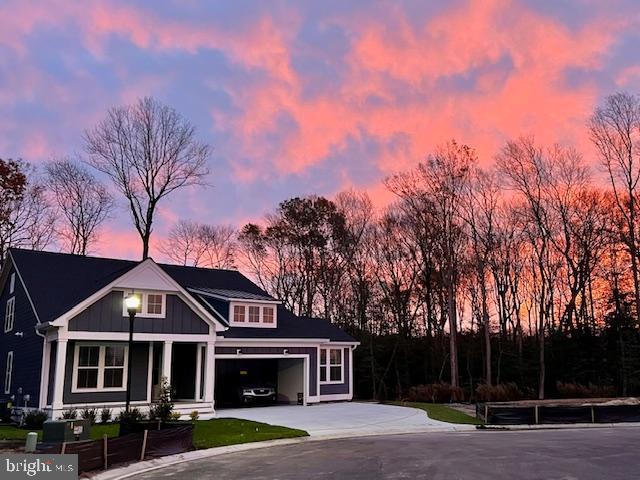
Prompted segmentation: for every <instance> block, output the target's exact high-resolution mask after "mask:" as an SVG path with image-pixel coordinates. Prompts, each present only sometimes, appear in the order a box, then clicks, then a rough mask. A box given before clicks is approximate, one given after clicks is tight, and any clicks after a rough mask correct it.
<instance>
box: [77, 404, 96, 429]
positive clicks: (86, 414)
mask: <svg viewBox="0 0 640 480" xmlns="http://www.w3.org/2000/svg"><path fill="white" fill-rule="evenodd" d="M97 416H98V411H97V410H96V409H95V408H84V409H82V411H81V412H80V418H83V419H85V420H89V422H90V423H91V425H93V424H94V423H96V417H97Z"/></svg>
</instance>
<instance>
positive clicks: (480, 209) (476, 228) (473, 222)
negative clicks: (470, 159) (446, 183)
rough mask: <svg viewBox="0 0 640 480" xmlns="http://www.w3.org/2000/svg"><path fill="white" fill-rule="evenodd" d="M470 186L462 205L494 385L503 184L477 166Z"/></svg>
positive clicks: (488, 376)
mask: <svg viewBox="0 0 640 480" xmlns="http://www.w3.org/2000/svg"><path fill="white" fill-rule="evenodd" d="M468 187H469V190H468V195H467V198H465V201H464V202H462V205H463V208H464V218H465V220H466V222H467V223H468V225H469V230H470V239H471V242H470V244H471V245H470V247H471V252H472V255H471V259H470V263H471V265H472V268H473V272H474V274H475V280H476V284H477V285H476V286H477V288H478V290H479V297H480V298H479V302H478V303H479V306H480V310H481V316H480V318H481V320H480V325H481V326H482V331H483V338H484V352H485V367H484V372H485V383H486V384H487V385H491V383H492V373H491V323H490V316H489V286H488V277H489V274H490V270H491V269H490V265H491V259H492V257H494V256H495V255H496V254H498V255H500V254H501V253H498V252H497V247H498V238H497V235H496V223H497V216H498V202H499V195H500V186H499V183H498V180H497V178H496V175H495V172H494V171H493V170H491V171H485V170H482V169H479V168H476V169H474V171H473V175H472V181H471V182H469V185H468Z"/></svg>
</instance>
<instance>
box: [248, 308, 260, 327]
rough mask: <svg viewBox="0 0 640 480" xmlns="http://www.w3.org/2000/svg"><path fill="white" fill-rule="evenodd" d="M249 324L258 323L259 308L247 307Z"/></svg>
mask: <svg viewBox="0 0 640 480" xmlns="http://www.w3.org/2000/svg"><path fill="white" fill-rule="evenodd" d="M249 323H260V307H256V306H253V305H252V306H250V307H249Z"/></svg>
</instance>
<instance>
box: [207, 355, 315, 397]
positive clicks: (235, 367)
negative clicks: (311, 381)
mask: <svg viewBox="0 0 640 480" xmlns="http://www.w3.org/2000/svg"><path fill="white" fill-rule="evenodd" d="M305 362H306V359H305V358H295V357H284V356H283V357H282V358H268V357H266V358H250V357H244V356H243V357H241V358H238V357H236V358H219V357H218V358H216V373H215V375H216V376H215V405H216V408H224V407H235V406H239V405H244V404H246V403H256V404H258V403H273V401H272V400H271V399H270V398H266V397H265V398H260V397H259V395H261V394H265V395H267V394H268V393H269V392H268V391H267V390H268V389H269V388H273V389H275V395H276V397H275V400H276V402H277V403H279V404H287V405H291V404H296V403H298V396H299V394H301V395H302V399H303V401H304V399H306V398H307V396H308V392H307V389H305V383H306V382H305V379H306V376H307V375H306V371H307V368H306V366H305ZM244 390H255V391H256V394H257V395H258V397H253V398H251V400H255V402H254V401H251V402H246V401H245V400H244V396H243V391H244ZM305 403H306V402H305Z"/></svg>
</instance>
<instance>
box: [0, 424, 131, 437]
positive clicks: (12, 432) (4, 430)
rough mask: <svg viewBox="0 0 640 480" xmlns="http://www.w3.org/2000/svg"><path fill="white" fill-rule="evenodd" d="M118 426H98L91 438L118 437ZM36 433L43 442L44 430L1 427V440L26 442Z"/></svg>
mask: <svg viewBox="0 0 640 480" xmlns="http://www.w3.org/2000/svg"><path fill="white" fill-rule="evenodd" d="M118 428H119V426H118V424H117V423H108V424H106V425H102V424H99V423H98V424H96V425H93V426H92V427H91V438H92V439H93V440H98V439H100V438H102V436H103V435H104V434H107V436H109V437H116V436H118ZM31 431H35V432H37V433H38V440H42V430H27V429H24V428H18V427H16V426H14V425H0V440H26V438H27V433H29V432H31Z"/></svg>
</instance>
